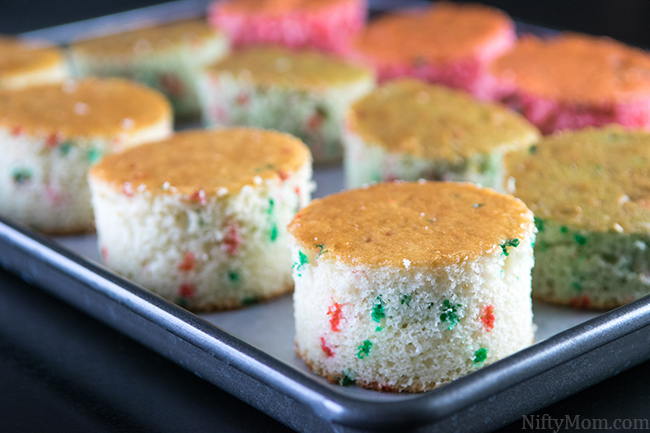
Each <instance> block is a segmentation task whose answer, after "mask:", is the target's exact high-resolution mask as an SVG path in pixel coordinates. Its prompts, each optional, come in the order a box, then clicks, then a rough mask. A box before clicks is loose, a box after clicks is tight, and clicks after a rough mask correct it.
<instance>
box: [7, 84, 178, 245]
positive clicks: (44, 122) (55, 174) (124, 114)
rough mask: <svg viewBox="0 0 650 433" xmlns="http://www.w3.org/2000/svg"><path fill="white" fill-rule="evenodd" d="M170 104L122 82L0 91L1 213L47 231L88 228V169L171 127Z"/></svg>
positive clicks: (166, 132) (159, 136)
mask: <svg viewBox="0 0 650 433" xmlns="http://www.w3.org/2000/svg"><path fill="white" fill-rule="evenodd" d="M171 117H172V114H171V108H170V106H169V103H168V102H167V101H166V100H165V98H164V96H163V95H161V94H159V93H158V92H156V91H154V90H151V89H148V88H146V87H144V86H141V85H139V84H137V83H133V82H130V81H127V80H122V79H110V80H99V79H87V80H80V81H66V82H64V83H63V84H51V85H46V86H37V87H29V88H25V89H21V90H14V91H0V155H2V156H1V157H0V214H2V215H5V216H8V217H11V218H14V219H16V220H18V221H21V222H23V223H25V224H27V225H30V226H32V227H34V228H36V229H38V230H41V231H44V232H47V233H49V234H64V233H74V232H87V231H90V230H93V229H94V222H93V212H92V208H91V206H90V190H89V189H88V182H87V180H86V177H87V175H88V169H89V168H90V167H91V165H93V164H94V163H96V162H97V161H99V160H100V159H101V158H102V156H103V155H106V154H109V153H113V152H117V151H120V150H123V149H125V148H128V147H131V146H136V145H139V144H142V143H144V142H147V141H152V140H159V139H162V138H165V137H167V136H168V135H169V134H171V132H172V119H171Z"/></svg>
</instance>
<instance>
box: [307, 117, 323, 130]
mask: <svg viewBox="0 0 650 433" xmlns="http://www.w3.org/2000/svg"><path fill="white" fill-rule="evenodd" d="M307 124H308V125H309V129H311V130H312V131H313V130H315V129H318V128H320V126H321V125H322V124H323V116H322V115H321V114H319V113H316V114H314V115H312V116H311V117H310V118H309V121H308V123H307Z"/></svg>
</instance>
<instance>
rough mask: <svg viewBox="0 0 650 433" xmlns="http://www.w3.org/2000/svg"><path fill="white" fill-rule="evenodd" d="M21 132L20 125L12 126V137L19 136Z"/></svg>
mask: <svg viewBox="0 0 650 433" xmlns="http://www.w3.org/2000/svg"><path fill="white" fill-rule="evenodd" d="M22 133H23V128H22V127H20V126H14V127H13V129H12V130H11V136H12V137H20V135H21V134H22Z"/></svg>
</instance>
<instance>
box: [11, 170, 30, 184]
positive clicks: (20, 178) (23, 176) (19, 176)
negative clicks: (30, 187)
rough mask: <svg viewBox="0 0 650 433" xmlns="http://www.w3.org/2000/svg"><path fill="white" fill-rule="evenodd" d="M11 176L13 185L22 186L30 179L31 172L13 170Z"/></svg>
mask: <svg viewBox="0 0 650 433" xmlns="http://www.w3.org/2000/svg"><path fill="white" fill-rule="evenodd" d="M11 176H12V177H13V178H14V183H17V184H18V185H22V184H24V183H27V182H29V181H30V180H31V178H32V171H31V170H29V169H27V168H15V169H14V170H13V171H12V172H11Z"/></svg>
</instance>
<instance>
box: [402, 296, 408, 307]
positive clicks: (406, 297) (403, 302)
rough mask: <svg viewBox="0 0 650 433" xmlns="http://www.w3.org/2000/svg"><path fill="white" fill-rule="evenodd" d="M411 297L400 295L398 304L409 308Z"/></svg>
mask: <svg viewBox="0 0 650 433" xmlns="http://www.w3.org/2000/svg"><path fill="white" fill-rule="evenodd" d="M410 302H411V296H410V295H402V299H401V300H400V303H401V304H402V305H404V304H406V306H407V307H410V306H411V304H410Z"/></svg>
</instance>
